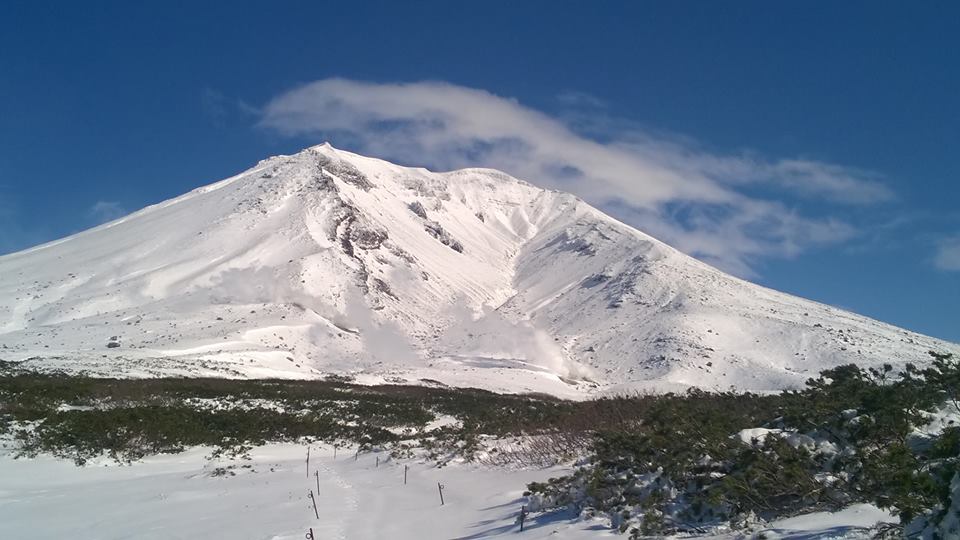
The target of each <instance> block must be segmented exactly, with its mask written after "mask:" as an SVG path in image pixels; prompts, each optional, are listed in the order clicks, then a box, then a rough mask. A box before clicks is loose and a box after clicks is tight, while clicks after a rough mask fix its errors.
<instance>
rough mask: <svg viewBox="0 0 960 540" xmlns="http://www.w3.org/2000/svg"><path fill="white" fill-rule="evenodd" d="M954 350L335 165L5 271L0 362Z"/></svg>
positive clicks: (626, 240)
mask: <svg viewBox="0 0 960 540" xmlns="http://www.w3.org/2000/svg"><path fill="white" fill-rule="evenodd" d="M931 349H934V350H939V351H953V352H956V353H960V347H958V346H957V345H955V344H950V343H946V342H943V341H939V340H936V339H933V338H930V337H926V336H922V335H918V334H916V333H913V332H909V331H906V330H902V329H899V328H895V327H893V326H889V325H887V324H884V323H880V322H877V321H874V320H871V319H868V318H865V317H861V316H858V315H855V314H852V313H849V312H846V311H842V310H839V309H836V308H833V307H830V306H826V305H822V304H818V303H814V302H810V301H807V300H803V299H800V298H796V297H793V296H790V295H787V294H783V293H779V292H776V291H773V290H770V289H766V288H763V287H760V286H757V285H753V284H751V283H748V282H745V281H743V280H740V279H737V278H734V277H732V276H729V275H727V274H724V273H722V272H720V271H718V270H716V269H714V268H712V267H710V266H708V265H706V264H704V263H701V262H699V261H697V260H695V259H693V258H691V257H688V256H686V255H684V254H682V253H680V252H678V251H676V250H674V249H673V248H671V247H669V246H667V245H665V244H663V243H661V242H659V241H657V240H656V239H654V238H651V237H650V236H647V235H645V234H643V233H642V232H640V231H637V230H636V229H633V228H631V227H629V226H627V225H624V224H623V223H620V222H618V221H616V220H614V219H612V218H610V217H608V216H606V215H604V214H603V213H601V212H600V211H598V210H596V209H594V208H592V207H590V206H589V205H587V204H585V203H584V202H583V201H581V200H579V199H577V198H576V197H574V196H572V195H569V194H565V193H560V192H555V191H547V190H543V189H539V188H537V187H535V186H532V185H530V184H527V183H525V182H523V181H520V180H517V179H515V178H512V177H510V176H508V175H506V174H504V173H501V172H498V171H494V170H488V169H465V170H460V171H453V172H446V173H435V172H430V171H427V170H425V169H418V168H406V167H400V166H397V165H393V164H390V163H387V162H384V161H381V160H378V159H372V158H367V157H362V156H358V155H355V154H351V153H348V152H344V151H340V150H336V149H334V148H332V147H331V146H329V145H322V146H316V147H312V148H309V149H307V150H304V151H302V152H300V153H298V154H296V155H293V156H280V157H275V158H271V159H268V160H265V161H263V162H261V163H259V164H258V165H257V166H256V167H254V168H253V169H250V170H249V171H246V172H244V173H242V174H240V175H237V176H235V177H232V178H228V179H226V180H223V181H220V182H217V183H215V184H212V185H209V186H206V187H202V188H199V189H197V190H194V191H192V192H190V193H187V194H186V195H183V196H181V197H178V198H175V199H172V200H169V201H167V202H164V203H161V204H158V205H154V206H151V207H148V208H145V209H143V210H141V211H139V212H136V213H134V214H132V215H130V216H127V217H125V218H122V219H119V220H117V221H113V222H111V223H107V224H105V225H102V226H100V227H97V228H94V229H91V230H88V231H85V232H82V233H80V234H76V235H74V236H71V237H68V238H65V239H62V240H59V241H55V242H51V243H49V244H45V245H42V246H39V247H36V248H33V249H29V250H26V251H22V252H19V253H14V254H11V255H7V256H4V257H0V360H6V361H23V360H27V362H26V363H25V364H23V366H24V367H28V368H34V369H41V370H44V369H46V370H52V369H58V370H64V371H67V372H71V373H79V372H84V373H92V374H97V375H113V376H163V375H182V374H192V375H214V376H237V377H268V376H269V377H319V376H324V375H329V374H331V373H336V374H351V375H352V376H354V377H356V378H357V379H358V380H360V381H369V382H376V381H394V382H411V383H414V382H420V383H422V382H423V381H427V382H438V383H444V384H452V385H461V386H480V387H487V388H491V389H495V390H510V391H542V392H549V393H553V394H557V395H564V396H575V395H583V394H584V393H585V392H592V391H595V390H628V389H636V388H655V389H674V388H682V387H686V386H690V385H693V386H700V387H705V388H712V389H727V388H729V387H731V386H733V387H736V388H739V389H751V390H772V389H779V388H785V387H795V386H799V385H801V384H802V383H803V381H804V380H806V379H807V378H808V377H810V376H812V375H814V374H816V373H817V372H818V371H820V370H821V369H824V368H826V367H830V366H835V365H838V364H843V363H850V362H854V363H858V364H861V365H878V364H882V363H885V362H886V363H891V364H893V365H894V366H899V365H902V364H904V363H906V362H916V363H923V362H925V361H926V359H927V351H928V350H931Z"/></svg>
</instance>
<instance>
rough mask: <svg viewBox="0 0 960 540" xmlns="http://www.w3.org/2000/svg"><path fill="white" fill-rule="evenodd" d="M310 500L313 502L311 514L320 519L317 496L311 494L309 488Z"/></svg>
mask: <svg viewBox="0 0 960 540" xmlns="http://www.w3.org/2000/svg"><path fill="white" fill-rule="evenodd" d="M310 500H311V501H312V502H313V515H315V516H317V519H320V512H318V511H317V498H316V497H314V496H313V490H312V489H311V490H310Z"/></svg>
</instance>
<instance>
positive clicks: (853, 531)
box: [0, 444, 892, 540]
mask: <svg viewBox="0 0 960 540" xmlns="http://www.w3.org/2000/svg"><path fill="white" fill-rule="evenodd" d="M209 453H210V450H209V449H191V450H188V451H187V452H185V453H183V454H177V455H166V456H154V457H150V458H147V459H145V460H144V461H142V462H138V463H135V464H133V465H129V466H124V465H117V464H115V463H108V462H106V461H103V462H101V463H94V464H91V465H88V466H86V467H75V466H74V465H73V464H72V463H70V462H66V461H62V460H57V459H54V458H50V457H40V458H35V459H21V460H14V459H12V458H11V457H9V456H6V455H0V478H2V483H0V538H5V539H31V540H46V539H50V540H54V539H61V538H77V539H101V540H114V539H126V538H137V539H157V540H161V539H162V540H171V539H201V538H202V539H225V540H226V539H230V540H234V539H244V540H259V539H263V540H268V539H269V540H280V539H289V540H301V539H303V538H305V534H306V533H307V532H308V531H309V530H310V529H311V528H312V529H313V533H314V538H315V539H316V540H328V539H344V540H382V539H384V538H390V539H394V540H406V539H409V540H415V539H416V540H431V539H438V540H439V539H464V540H465V539H481V538H516V539H540V538H550V539H557V540H574V539H597V538H623V537H622V536H619V535H616V534H614V532H613V531H611V529H610V528H609V522H608V521H606V520H605V519H602V518H593V519H587V518H582V517H581V516H579V515H577V514H573V513H571V512H569V511H565V510H564V511H559V512H553V513H547V514H536V515H533V516H531V518H530V519H528V520H527V521H526V523H525V531H524V532H523V533H521V532H519V524H518V523H517V521H516V520H517V516H518V514H519V512H520V508H521V505H522V504H523V503H524V499H523V490H524V487H525V485H526V483H528V482H532V481H544V480H546V479H547V478H548V477H550V476H559V475H562V474H564V473H565V472H568V469H565V468H562V467H552V468H547V469H509V468H499V467H488V466H484V465H479V464H466V463H459V462H454V463H450V464H448V465H446V466H443V467H437V466H435V465H434V464H432V463H429V462H424V461H419V460H415V459H410V460H391V459H389V458H388V456H387V454H385V453H379V454H378V453H365V454H360V455H359V458H358V459H356V460H355V457H354V454H353V453H352V452H351V451H349V450H345V449H343V448H341V449H340V451H339V453H338V455H337V458H336V459H334V458H333V455H332V452H331V449H330V448H329V447H321V446H319V445H315V446H313V447H312V453H311V459H310V470H309V474H308V470H307V468H306V463H305V458H306V446H304V445H295V444H284V445H268V446H264V447H259V448H255V449H254V450H253V451H252V452H251V459H249V460H245V459H237V460H234V461H208V459H207V456H208V455H209ZM378 457H379V459H380V463H379V466H377V458H378ZM405 466H406V467H409V471H408V478H407V484H406V485H404V483H403V474H404V467H405ZM218 468H224V469H225V470H226V471H227V472H226V474H223V475H220V476H217V475H215V471H216V470H217V469H218ZM315 472H319V475H317V476H315V475H314V473H315ZM318 482H319V494H318V495H317V499H316V500H317V512H318V514H319V518H317V517H316V516H315V514H314V511H313V506H312V503H311V500H310V498H309V495H308V492H309V491H310V490H313V491H314V493H316V492H317V483H318ZM437 483H440V484H441V485H443V486H444V489H443V497H444V504H443V505H442V506H441V504H440V498H439V492H438V487H437ZM891 519H892V518H891V517H890V516H889V515H887V514H885V513H883V512H881V511H879V510H877V509H876V508H874V507H872V506H869V505H857V506H854V507H852V508H849V509H847V510H845V511H843V512H840V513H837V514H828V513H818V514H810V515H807V516H800V517H796V518H791V519H787V520H783V521H779V522H774V523H771V524H768V525H766V526H764V527H762V528H759V529H757V531H759V530H765V531H767V532H766V533H765V534H766V538H770V539H775V538H794V539H827V538H837V539H839V538H867V536H866V533H865V532H864V528H866V527H870V526H872V525H874V524H875V523H877V522H878V521H882V520H888V521H889V520H891ZM750 534H753V533H750ZM750 534H747V533H743V534H741V533H737V534H723V535H709V534H708V535H706V538H716V539H733V538H748V537H750Z"/></svg>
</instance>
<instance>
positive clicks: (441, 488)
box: [437, 482, 443, 506]
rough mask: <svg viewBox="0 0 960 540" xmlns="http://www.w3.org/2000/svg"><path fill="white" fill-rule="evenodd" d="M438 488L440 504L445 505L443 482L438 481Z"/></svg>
mask: <svg viewBox="0 0 960 540" xmlns="http://www.w3.org/2000/svg"><path fill="white" fill-rule="evenodd" d="M437 490H439V491H440V506H443V484H441V483H440V482H437Z"/></svg>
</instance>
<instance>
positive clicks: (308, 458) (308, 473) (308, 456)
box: [307, 446, 310, 478]
mask: <svg viewBox="0 0 960 540" xmlns="http://www.w3.org/2000/svg"><path fill="white" fill-rule="evenodd" d="M307 478H310V447H309V446H308V447H307Z"/></svg>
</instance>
